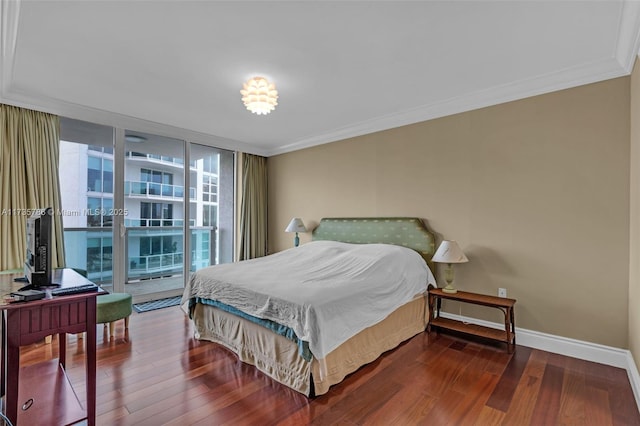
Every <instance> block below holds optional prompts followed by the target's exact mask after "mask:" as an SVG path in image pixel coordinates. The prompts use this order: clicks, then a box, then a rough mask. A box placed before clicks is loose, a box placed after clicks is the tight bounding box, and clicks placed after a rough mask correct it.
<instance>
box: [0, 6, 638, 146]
mask: <svg viewBox="0 0 640 426" xmlns="http://www.w3.org/2000/svg"><path fill="white" fill-rule="evenodd" d="M20 5H21V0H0V24H1V31H0V50H1V51H0V59H2V64H1V65H0V71H1V72H0V102H3V103H7V104H11V105H16V106H21V107H25V108H30V109H35V110H41V111H45V112H50V113H54V114H59V115H64V116H66V117H69V118H75V119H79V120H86V121H92V122H95V123H99V124H105V125H111V126H115V127H125V128H131V129H134V130H140V131H148V132H151V133H158V134H163V135H166V136H171V137H178V138H186V139H188V140H190V141H193V142H197V143H202V144H205V145H215V146H217V147H220V148H224V149H230V150H239V151H243V152H247V153H251V154H256V155H262V156H267V157H268V156H273V155H279V154H284V153H287V152H291V151H296V150H300V149H304V148H309V147H313V146H316V145H321V144H325V143H330V142H336V141H339V140H343V139H348V138H352V137H356V136H362V135H365V134H369V133H374V132H379V131H383V130H388V129H392V128H396V127H400V126H405V125H408V124H414V123H418V122H422V121H427V120H432V119H436V118H440V117H444V116H447V115H452V114H458V113H461V112H467V111H472V110H475V109H479V108H484V107H488V106H492V105H497V104H501V103H505V102H510V101H515V100H519V99H523V98H528V97H532V96H537V95H542V94H545V93H550V92H554V91H558V90H563V89H569V88H572V87H577V86H580V85H584V84H590V83H595V82H598V81H603V80H608V79H611V78H616V77H621V76H625V75H629V74H630V73H631V71H632V68H633V64H634V62H635V58H636V57H637V55H638V50H639V49H640V2H639V1H637V0H624V1H623V2H622V6H621V8H620V19H619V26H618V37H617V40H616V45H615V47H614V52H613V54H612V57H611V58H610V59H607V60H603V61H599V62H595V63H589V64H583V65H582V66H578V67H573V68H568V69H565V70H560V71H557V72H554V73H550V74H547V75H542V76H538V77H535V78H532V79H528V80H522V81H516V82H512V83H508V84H504V85H500V86H495V87H492V88H488V89H484V90H481V91H477V92H474V93H470V94H466V95H463V96H458V97H454V98H450V99H447V100H443V101H440V102H436V103H432V104H426V105H422V106H419V107H417V108H411V109H407V110H403V111H399V112H395V113H392V114H388V115H384V116H380V117H376V118H373V119H370V120H366V121H362V122H359V123H354V124H352V125H348V126H345V127H341V128H337V129H334V130H332V131H329V132H325V133H322V134H318V135H313V136H309V137H307V138H302V139H299V140H296V141H290V142H288V143H285V144H284V145H281V146H279V147H277V148H268V147H261V146H257V145H254V144H249V143H246V142H242V141H236V140H231V139H227V138H223V137H219V136H216V135H211V134H205V133H201V132H196V131H192V130H188V129H182V128H176V127H172V126H169V125H165V124H161V123H156V122H152V121H148V120H144V119H139V118H135V117H131V116H125V115H123V114H118V113H114V112H110V111H105V110H100V109H96V108H91V107H87V106H84V105H79V104H73V103H69V102H65V101H61V100H58V99H53V98H45V97H41V96H39V95H38V94H35V93H28V92H26V91H25V90H19V89H17V88H15V87H12V86H11V84H12V81H13V80H12V77H13V67H14V59H15V49H16V43H17V35H18V26H19V17H20Z"/></svg>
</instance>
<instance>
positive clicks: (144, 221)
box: [140, 202, 173, 226]
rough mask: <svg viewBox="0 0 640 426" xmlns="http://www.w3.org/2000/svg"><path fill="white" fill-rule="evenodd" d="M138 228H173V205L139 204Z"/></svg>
mask: <svg viewBox="0 0 640 426" xmlns="http://www.w3.org/2000/svg"><path fill="white" fill-rule="evenodd" d="M161 219H164V220H161ZM140 226H173V204H171V203H146V202H142V203H140Z"/></svg>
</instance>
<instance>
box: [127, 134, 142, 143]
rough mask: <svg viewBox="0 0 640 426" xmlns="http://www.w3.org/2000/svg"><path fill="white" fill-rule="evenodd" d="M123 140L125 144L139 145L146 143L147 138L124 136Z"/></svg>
mask: <svg viewBox="0 0 640 426" xmlns="http://www.w3.org/2000/svg"><path fill="white" fill-rule="evenodd" d="M124 140H126V141H127V142H133V143H140V142H144V141H146V140H147V138H145V137H144V136H138V135H124Z"/></svg>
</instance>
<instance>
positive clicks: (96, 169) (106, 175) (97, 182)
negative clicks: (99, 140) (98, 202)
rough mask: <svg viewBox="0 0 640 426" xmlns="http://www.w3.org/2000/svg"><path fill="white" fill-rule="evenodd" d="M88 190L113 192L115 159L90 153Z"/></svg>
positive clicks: (88, 160)
mask: <svg viewBox="0 0 640 426" xmlns="http://www.w3.org/2000/svg"><path fill="white" fill-rule="evenodd" d="M87 190H88V191H91V192H106V193H110V194H111V193H113V160H111V159H108V158H103V157H95V156H93V155H89V157H88V159H87Z"/></svg>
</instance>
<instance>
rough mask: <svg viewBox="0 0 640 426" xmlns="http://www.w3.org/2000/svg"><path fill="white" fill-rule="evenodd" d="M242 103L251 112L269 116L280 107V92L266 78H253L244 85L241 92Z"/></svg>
mask: <svg viewBox="0 0 640 426" xmlns="http://www.w3.org/2000/svg"><path fill="white" fill-rule="evenodd" d="M240 93H241V94H242V102H244V105H245V106H246V107H247V109H248V110H249V111H251V112H252V113H254V114H258V115H266V114H269V113H270V112H271V111H273V110H274V109H275V108H276V105H278V102H277V101H278V91H277V90H276V86H275V84H273V83H269V82H268V81H267V79H266V78H264V77H253V78H251V79H249V80H248V81H247V82H246V83H244V85H243V89H242V90H241V91H240Z"/></svg>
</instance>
